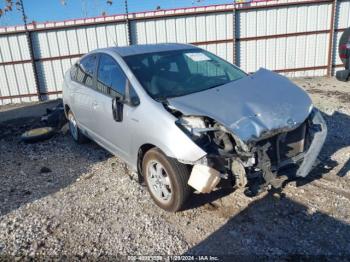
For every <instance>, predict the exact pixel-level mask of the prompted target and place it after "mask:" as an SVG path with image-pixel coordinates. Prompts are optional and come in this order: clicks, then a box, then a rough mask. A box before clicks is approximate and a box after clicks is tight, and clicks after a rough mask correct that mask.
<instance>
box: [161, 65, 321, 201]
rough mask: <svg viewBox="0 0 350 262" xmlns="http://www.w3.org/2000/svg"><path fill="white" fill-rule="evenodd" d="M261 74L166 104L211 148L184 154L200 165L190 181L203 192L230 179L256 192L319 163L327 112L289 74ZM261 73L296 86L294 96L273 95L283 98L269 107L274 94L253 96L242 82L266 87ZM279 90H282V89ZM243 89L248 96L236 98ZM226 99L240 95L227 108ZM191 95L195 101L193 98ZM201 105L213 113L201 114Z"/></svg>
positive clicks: (185, 129)
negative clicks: (286, 76)
mask: <svg viewBox="0 0 350 262" xmlns="http://www.w3.org/2000/svg"><path fill="white" fill-rule="evenodd" d="M259 74H260V76H259ZM255 77H256V78H255V79H254V78H250V79H251V80H250V81H249V83H244V81H247V80H242V83H235V84H234V85H235V86H234V85H232V86H231V87H223V89H217V90H214V91H213V92H215V93H211V94H210V92H212V91H209V92H208V93H207V94H205V93H204V94H199V95H197V94H195V95H191V96H192V97H186V98H180V99H178V98H175V99H172V100H170V101H169V102H168V103H167V104H166V105H165V107H166V109H167V110H168V111H169V112H171V113H172V114H173V115H175V116H176V117H177V118H178V121H177V122H176V124H177V126H178V127H179V128H180V129H182V130H183V132H185V133H186V134H187V135H188V136H189V137H190V138H191V139H192V141H193V142H194V143H196V144H197V145H198V146H200V147H201V148H202V149H203V150H204V151H205V152H206V153H207V155H206V156H205V157H204V158H202V159H200V160H198V161H196V162H194V163H193V162H187V161H186V160H181V159H179V161H181V162H183V163H186V164H191V165H193V166H194V168H193V171H192V174H191V177H190V180H189V185H191V186H192V187H194V188H195V189H196V190H198V191H199V192H203V193H208V192H210V191H211V190H212V189H214V188H215V187H216V186H217V184H218V183H219V181H220V180H221V181H223V180H224V181H228V182H230V184H231V185H232V186H234V185H235V186H236V187H240V188H247V190H246V193H247V194H249V195H256V194H257V193H259V192H261V191H263V190H264V189H266V188H269V187H273V188H280V187H282V186H283V184H284V182H285V181H286V180H290V179H293V178H296V177H305V176H307V175H308V173H309V172H310V171H311V169H312V167H313V166H314V164H315V163H316V160H317V157H318V155H319V153H320V151H321V148H322V146H323V144H324V142H325V139H326V135H327V127H326V123H325V121H324V119H323V117H322V115H321V113H320V112H319V111H318V110H317V109H316V108H313V107H312V103H311V100H310V99H309V97H308V96H307V94H306V93H305V92H304V91H302V90H300V89H298V87H297V88H295V86H292V85H291V83H290V82H289V81H288V80H285V79H284V78H281V77H280V76H276V75H275V74H274V73H269V72H267V71H266V70H264V71H262V72H260V73H257V76H255ZM261 78H265V80H266V79H269V78H270V80H271V81H272V82H277V83H278V84H281V85H282V86H284V87H287V88H288V87H290V89H287V90H288V91H289V93H290V94H291V96H289V97H286V98H284V99H282V98H281V99H279V104H278V103H277V102H276V101H273V100H271V102H272V101H273V102H274V103H275V104H278V106H279V107H275V108H274V107H273V106H271V107H268V104H267V103H268V102H269V101H268V98H267V96H268V95H269V94H266V93H265V94H264V95H259V97H258V98H259V100H256V101H254V95H253V99H249V96H247V89H249V88H246V89H244V90H245V91H241V90H243V89H240V87H241V86H246V84H248V85H247V86H250V88H252V86H254V84H257V82H260V83H259V86H260V88H261V86H262V87H264V86H263V83H264V81H262V82H261V80H262V79H261ZM248 80H249V79H248ZM271 81H270V83H271ZM265 83H269V82H267V81H265ZM225 88H226V89H225ZM229 88H231V89H229ZM234 88H236V89H234ZM293 88H295V89H294V91H293ZM262 89H263V88H262ZM276 90H277V91H276V92H277V93H278V91H279V89H276ZM271 91H272V90H271V89H270V90H269V92H271ZM220 92H221V93H224V94H226V95H224V96H222V101H221V102H222V104H221V105H220V101H215V100H216V97H215V95H217V94H220ZM248 92H249V90H248ZM293 92H294V93H293ZM239 95H241V97H242V96H243V97H245V98H246V99H245V101H243V102H242V101H239V100H235V99H237V97H239ZM277 95H278V94H277ZM218 97H219V96H218ZM255 97H256V96H255ZM208 98H209V100H207V101H208V102H209V101H211V104H210V105H211V106H212V108H208V107H210V106H208V105H209V104H208V103H207V106H206V107H202V105H203V104H205V100H206V99H208ZM225 99H226V100H227V101H231V100H234V101H232V104H231V107H230V109H231V110H230V111H229V110H228V108H225V103H226V101H225ZM191 100H192V101H194V102H191V103H190V101H191ZM293 100H295V104H297V103H299V108H298V107H294V108H293V106H292V104H293V103H294V102H293ZM235 102H236V103H235ZM239 102H240V103H239ZM213 104H215V106H217V107H218V108H216V107H213ZM247 105H249V106H247ZM220 106H221V107H220ZM281 106H282V107H281ZM247 108H249V110H247ZM243 109H244V110H245V112H243V111H244V110H243ZM253 109H254V110H253ZM262 109H263V110H262ZM232 110H234V111H232ZM293 110H294V111H293ZM201 111H206V112H207V113H206V114H203V115H200V112H201ZM227 111H229V112H227ZM237 111H238V112H239V113H240V114H237ZM213 112H214V113H213ZM231 112H232V114H231V115H229V114H228V113H231ZM242 112H243V113H242ZM210 113H211V114H210ZM224 114H226V115H224ZM232 123H233V124H232ZM283 123H284V124H283Z"/></svg>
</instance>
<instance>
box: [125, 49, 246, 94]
mask: <svg viewBox="0 0 350 262" xmlns="http://www.w3.org/2000/svg"><path fill="white" fill-rule="evenodd" d="M124 59H125V62H126V63H127V64H128V66H129V67H130V69H131V70H132V71H133V73H134V75H135V76H136V78H137V79H138V80H139V82H140V83H141V85H142V86H143V87H144V89H145V90H146V91H147V93H148V94H149V95H150V96H151V97H152V98H154V99H156V100H163V99H167V98H171V97H177V96H184V95H188V94H191V93H196V92H200V91H203V90H207V89H210V88H213V87H216V86H220V85H224V84H226V83H228V82H231V81H235V80H238V79H240V78H242V77H244V76H246V74H245V73H244V72H243V71H241V70H240V69H238V68H237V67H235V66H233V65H231V64H230V63H228V62H226V61H225V60H223V59H221V58H219V57H217V56H215V55H213V54H211V53H209V52H207V51H204V50H201V49H188V50H173V51H166V52H157V53H147V54H141V55H132V56H127V57H124Z"/></svg>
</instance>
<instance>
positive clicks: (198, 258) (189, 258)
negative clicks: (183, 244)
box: [128, 255, 221, 261]
mask: <svg viewBox="0 0 350 262" xmlns="http://www.w3.org/2000/svg"><path fill="white" fill-rule="evenodd" d="M220 260H221V259H220V258H219V257H217V256H206V255H201V256H176V255H175V256H143V255H138V256H128V261H220Z"/></svg>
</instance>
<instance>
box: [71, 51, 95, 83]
mask: <svg viewBox="0 0 350 262" xmlns="http://www.w3.org/2000/svg"><path fill="white" fill-rule="evenodd" d="M95 67H96V55H95V54H93V55H89V56H87V57H85V58H84V59H82V60H81V61H80V62H79V63H78V64H77V65H76V73H75V74H73V79H74V80H75V81H77V82H79V83H81V84H83V85H86V86H90V87H92V86H93V82H94V81H93V80H94V71H95ZM74 71H75V70H73V72H74Z"/></svg>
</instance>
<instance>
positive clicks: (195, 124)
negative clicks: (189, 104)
mask: <svg viewBox="0 0 350 262" xmlns="http://www.w3.org/2000/svg"><path fill="white" fill-rule="evenodd" d="M176 123H177V124H178V125H179V126H180V127H183V128H185V129H186V130H187V131H188V132H190V133H191V134H192V135H195V136H201V134H202V133H205V132H208V131H216V130H219V129H218V128H214V127H207V125H206V123H205V121H204V118H203V117H200V116H183V117H180V118H179V120H178V121H177V122H176Z"/></svg>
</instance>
